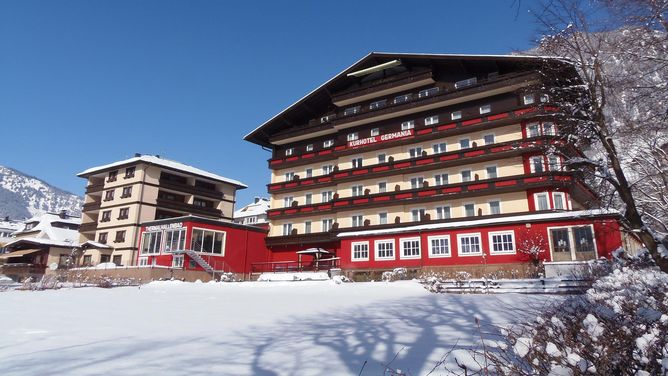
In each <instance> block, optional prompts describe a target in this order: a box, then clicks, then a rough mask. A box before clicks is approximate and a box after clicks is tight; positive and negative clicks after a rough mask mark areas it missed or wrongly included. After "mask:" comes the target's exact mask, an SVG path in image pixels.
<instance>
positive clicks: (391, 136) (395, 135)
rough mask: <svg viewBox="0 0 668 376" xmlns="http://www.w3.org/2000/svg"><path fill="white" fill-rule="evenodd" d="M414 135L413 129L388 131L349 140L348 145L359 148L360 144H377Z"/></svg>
mask: <svg viewBox="0 0 668 376" xmlns="http://www.w3.org/2000/svg"><path fill="white" fill-rule="evenodd" d="M412 136H413V129H406V130H404V131H399V132H392V133H386V134H381V135H378V136H371V137H367V138H361V139H359V140H353V141H348V147H349V148H357V147H360V146H367V145H372V144H377V143H380V142H387V141H393V140H399V139H402V138H408V137H412Z"/></svg>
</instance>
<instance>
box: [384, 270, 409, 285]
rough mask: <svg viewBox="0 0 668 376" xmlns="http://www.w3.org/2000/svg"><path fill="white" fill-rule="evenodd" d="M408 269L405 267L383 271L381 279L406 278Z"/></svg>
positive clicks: (390, 280)
mask: <svg viewBox="0 0 668 376" xmlns="http://www.w3.org/2000/svg"><path fill="white" fill-rule="evenodd" d="M408 278H409V277H408V270H406V268H395V269H394V270H392V271H387V272H383V281H386V282H392V281H400V280H404V279H408Z"/></svg>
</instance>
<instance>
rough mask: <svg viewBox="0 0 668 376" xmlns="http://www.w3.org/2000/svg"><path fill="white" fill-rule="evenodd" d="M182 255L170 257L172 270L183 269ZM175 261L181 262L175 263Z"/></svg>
mask: <svg viewBox="0 0 668 376" xmlns="http://www.w3.org/2000/svg"><path fill="white" fill-rule="evenodd" d="M183 259H184V257H183V255H173V256H172V268H183ZM176 260H181V261H180V262H177V261H176Z"/></svg>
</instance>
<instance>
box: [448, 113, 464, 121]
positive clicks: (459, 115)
mask: <svg viewBox="0 0 668 376" xmlns="http://www.w3.org/2000/svg"><path fill="white" fill-rule="evenodd" d="M461 118H462V112H461V111H455V112H453V113H451V114H450V119H452V120H459V119H461Z"/></svg>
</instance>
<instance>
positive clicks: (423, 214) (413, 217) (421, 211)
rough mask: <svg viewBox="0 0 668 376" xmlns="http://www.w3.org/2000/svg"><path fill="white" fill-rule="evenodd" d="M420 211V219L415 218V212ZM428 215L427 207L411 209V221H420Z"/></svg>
mask: <svg viewBox="0 0 668 376" xmlns="http://www.w3.org/2000/svg"><path fill="white" fill-rule="evenodd" d="M414 212H417V213H418V217H420V218H418V219H415V213H414ZM425 215H427V209H426V208H413V209H411V221H413V222H420V221H422V220H423V219H424V216H425Z"/></svg>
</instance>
